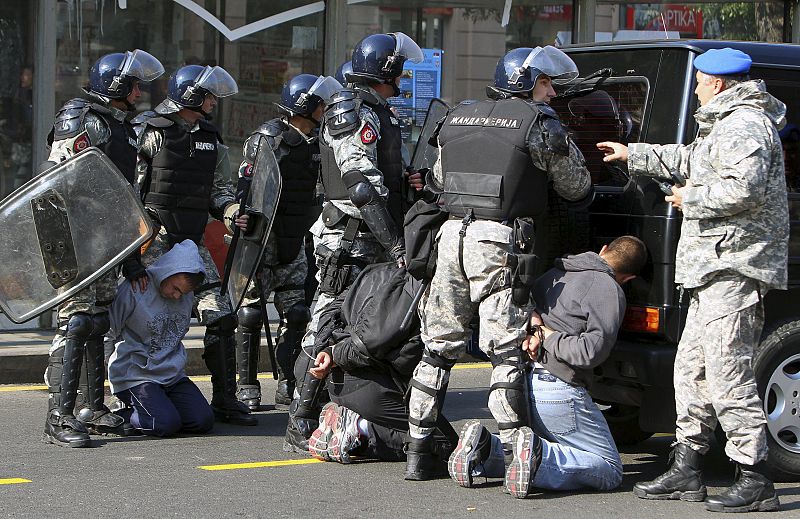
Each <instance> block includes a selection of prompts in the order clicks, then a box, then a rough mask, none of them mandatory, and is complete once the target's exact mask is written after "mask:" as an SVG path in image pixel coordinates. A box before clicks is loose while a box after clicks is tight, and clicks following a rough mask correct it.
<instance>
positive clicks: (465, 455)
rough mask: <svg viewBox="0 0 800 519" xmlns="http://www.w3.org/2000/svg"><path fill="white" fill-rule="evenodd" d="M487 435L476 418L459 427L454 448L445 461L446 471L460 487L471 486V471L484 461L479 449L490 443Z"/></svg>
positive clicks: (486, 430)
mask: <svg viewBox="0 0 800 519" xmlns="http://www.w3.org/2000/svg"><path fill="white" fill-rule="evenodd" d="M489 437H490V434H489V431H488V429H486V427H484V426H483V425H481V423H480V422H479V421H478V420H469V421H468V422H467V423H465V424H464V427H462V428H461V434H460V435H459V436H458V445H457V446H456V450H454V451H453V453H452V454H451V455H450V459H449V460H448V461H447V472H449V473H450V477H451V478H453V480H454V481H455V482H456V483H458V484H459V485H461V486H462V487H464V488H470V487H471V486H472V472H473V471H474V470H475V467H477V466H478V465H480V464H481V463H483V461H484V458H485V456H483V454H482V452H481V451H482V450H485V449H482V447H484V446H485V445H486V444H487V443H489V444H490V445H491V442H490V441H489ZM481 440H483V441H481Z"/></svg>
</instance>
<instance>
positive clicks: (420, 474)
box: [403, 436, 447, 481]
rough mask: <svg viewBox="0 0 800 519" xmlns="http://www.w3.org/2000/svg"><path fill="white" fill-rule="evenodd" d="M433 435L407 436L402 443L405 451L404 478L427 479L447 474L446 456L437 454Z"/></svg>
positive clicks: (412, 479) (410, 479) (411, 479)
mask: <svg viewBox="0 0 800 519" xmlns="http://www.w3.org/2000/svg"><path fill="white" fill-rule="evenodd" d="M434 447H435V446H434V440H433V436H426V437H425V438H422V439H420V438H413V437H411V436H408V437H407V440H406V442H405V444H403V451H404V452H405V453H406V472H405V476H404V477H405V479H407V480H409V481H428V480H431V479H438V478H441V477H445V476H447V457H442V456H439V455H437V453H436V452H435V448H434Z"/></svg>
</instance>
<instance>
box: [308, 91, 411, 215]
mask: <svg viewBox="0 0 800 519" xmlns="http://www.w3.org/2000/svg"><path fill="white" fill-rule="evenodd" d="M354 91H355V92H357V93H358V97H359V98H360V99H361V100H362V101H363V102H364V103H365V104H367V106H369V107H370V108H371V109H372V110H373V111H374V112H375V114H376V115H377V116H378V121H379V122H380V125H381V129H380V138H379V139H378V143H377V159H378V169H379V170H380V171H381V173H383V185H384V186H386V189H388V191H389V197H388V200H387V208H388V209H389V214H391V215H392V218H393V219H394V221H395V222H396V223H397V224H398V225H400V226H402V225H403V215H404V214H405V211H406V210H408V206H407V204H405V202H404V199H403V191H402V188H403V182H404V179H403V155H402V152H401V150H402V146H403V139H402V136H401V134H400V125H399V123H398V122H397V118H396V117H395V116H394V114H392V112H391V111H390V110H389V108H388V106H387V105H386V103H385V102H380V101H379V100H378V99H377V98H376V97H375V96H374V95H373V94H371V93H369V92H364V91H363V90H359V89H355V90H354ZM392 121H394V122H392ZM320 152H321V156H322V183H323V185H324V186H325V198H327V199H328V200H349V199H350V195H349V194H348V192H347V187H346V186H345V185H344V182H342V172H341V171H340V170H339V166H337V164H336V157H335V156H334V153H333V148H331V147H330V146H328V145H327V143H325V142H324V141H320Z"/></svg>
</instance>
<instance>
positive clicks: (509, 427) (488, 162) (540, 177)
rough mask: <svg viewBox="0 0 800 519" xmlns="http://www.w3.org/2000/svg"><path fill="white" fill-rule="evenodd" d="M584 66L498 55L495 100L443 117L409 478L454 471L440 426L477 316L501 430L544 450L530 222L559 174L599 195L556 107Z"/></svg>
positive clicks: (565, 185)
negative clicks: (527, 361) (527, 378)
mask: <svg viewBox="0 0 800 519" xmlns="http://www.w3.org/2000/svg"><path fill="white" fill-rule="evenodd" d="M577 74H578V72H577V67H576V66H575V63H574V62H573V61H572V60H571V59H570V58H569V57H567V55H566V54H564V53H563V52H561V51H560V50H558V49H555V48H553V47H550V46H547V47H544V48H541V47H537V48H536V49H530V48H520V49H514V50H512V51H510V52H509V53H508V54H506V55H505V56H504V57H503V58H501V59H500V61H499V62H498V64H497V69H496V72H495V80H494V88H493V89H491V90H490V91H491V93H492V96H491V97H492V98H491V99H487V100H484V101H480V102H465V103H462V104H460V105H458V106H456V107H455V108H454V109H452V110H451V111H450V112H449V113H448V114H447V116H446V117H445V118H444V119H443V120H442V122H441V123H440V127H439V128H438V137H437V138H438V144H439V148H440V157H439V160H438V161H437V162H436V164H435V166H434V181H435V183H436V184H438V186H437V188H438V189H439V190H441V191H442V193H441V195H440V200H441V201H443V202H444V204H445V206H446V208H447V209H448V211H449V212H450V216H451V220H450V221H447V222H445V223H444V225H443V226H442V228H441V231H440V234H439V236H440V238H439V241H438V252H437V264H436V272H435V274H434V276H433V279H432V281H431V286H430V290H429V292H428V294H427V297H426V298H423V301H422V302H421V304H420V313H421V316H422V337H423V340H424V342H425V350H424V353H423V357H422V360H421V361H420V363H419V364H418V365H417V367H416V369H415V370H414V376H413V379H412V382H411V394H410V400H409V438H408V443H407V445H406V456H407V462H406V463H407V464H406V474H405V477H406V479H412V480H424V479H430V478H432V477H435V476H436V475H438V474H441V473H442V469H444V464H443V463H442V462H443V461H446V459H441V457H438V456H437V452H436V448H435V445H433V439H432V436H431V432H432V431H433V428H434V426H435V424H436V420H437V417H438V413H439V409H440V407H441V403H442V399H443V397H444V393H445V392H446V390H447V383H448V379H449V375H450V370H451V368H452V367H453V365H454V364H455V362H456V361H457V360H458V358H459V357H460V356H461V355H462V354H463V353H464V350H465V347H466V341H467V340H468V338H469V335H470V328H469V323H470V320H471V319H472V317H473V315H474V314H475V313H478V314H479V316H480V339H479V345H480V348H481V350H482V351H484V352H485V353H486V354H487V355H488V356H489V357H490V360H491V362H492V366H493V369H492V378H491V384H492V385H491V388H490V392H489V410H490V411H491V412H492V415H493V416H494V418H495V420H496V421H497V425H498V427H499V430H500V439H501V441H502V442H503V443H504V444H505V445H506V446H507V447H508V450H509V451H512V450H513V455H514V456H515V457H516V458H519V459H516V458H515V460H516V461H524V462H529V461H532V459H534V458H535V456H534V451H533V450H530V451H529V452H531V455H530V456H527V457H526V455H525V454H524V453H523V451H522V450H521V449H520V447H521V446H520V443H521V442H518V441H514V440H516V439H517V438H516V436H515V433H517V431H518V430H519V428H520V427H522V426H524V425H528V424H527V419H528V413H527V402H528V400H527V395H526V391H525V383H524V378H523V376H524V372H523V362H524V361H523V358H522V350H521V344H522V341H523V339H524V338H525V336H526V323H527V318H528V315H529V311H530V308H529V307H528V304H529V294H530V291H529V289H528V288H527V287H526V285H527V284H528V283H530V278H531V277H532V276H531V275H530V274H531V273H532V272H535V270H536V265H535V257H534V256H532V255H530V254H527V253H529V252H530V250H531V249H532V246H533V243H532V242H533V236H532V232H531V229H528V227H529V224H528V222H529V221H530V217H536V216H539V215H541V214H542V213H543V211H544V210H545V209H546V205H547V192H548V189H547V184H548V183H549V182H552V183H553V187H554V188H555V191H556V192H557V193H558V194H559V195H560V196H561V197H563V198H565V199H566V200H569V201H579V200H584V201H586V200H588V201H590V200H591V198H588V197H589V196H590V194H591V180H590V176H589V172H588V170H587V169H586V166H585V163H584V159H583V156H582V154H581V152H580V151H579V150H578V149H577V147H576V146H575V144H574V143H573V142H572V141H571V139H570V138H569V136H568V134H567V131H566V130H565V129H564V128H563V127H562V125H561V122H560V121H559V119H558V116H557V115H556V113H555V112H554V111H553V109H552V108H550V107H549V105H548V104H547V103H548V101H549V100H550V99H551V98H552V97H553V96H555V91H554V90H553V87H552V84H551V83H552V81H554V80H569V79H573V78H574V77H576V76H577ZM465 251H466V253H465ZM512 446H513V449H512ZM527 447H531V449H535V446H527ZM523 458H524V459H523ZM511 466H514V467H519V466H520V463H516V464H515V463H512V464H511ZM534 470H535V468H534ZM507 479H508V478H507ZM507 483H508V482H507Z"/></svg>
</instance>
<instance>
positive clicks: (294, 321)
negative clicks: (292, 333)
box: [285, 302, 311, 328]
mask: <svg viewBox="0 0 800 519" xmlns="http://www.w3.org/2000/svg"><path fill="white" fill-rule="evenodd" d="M285 318H286V324H287V326H291V327H293V328H303V327H305V325H306V324H308V323H309V322H310V321H311V309H310V308H308V306H306V304H305V303H303V302H300V303H295V304H293V305H292V306H290V307H289V309H288V310H287V311H286V316H285Z"/></svg>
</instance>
